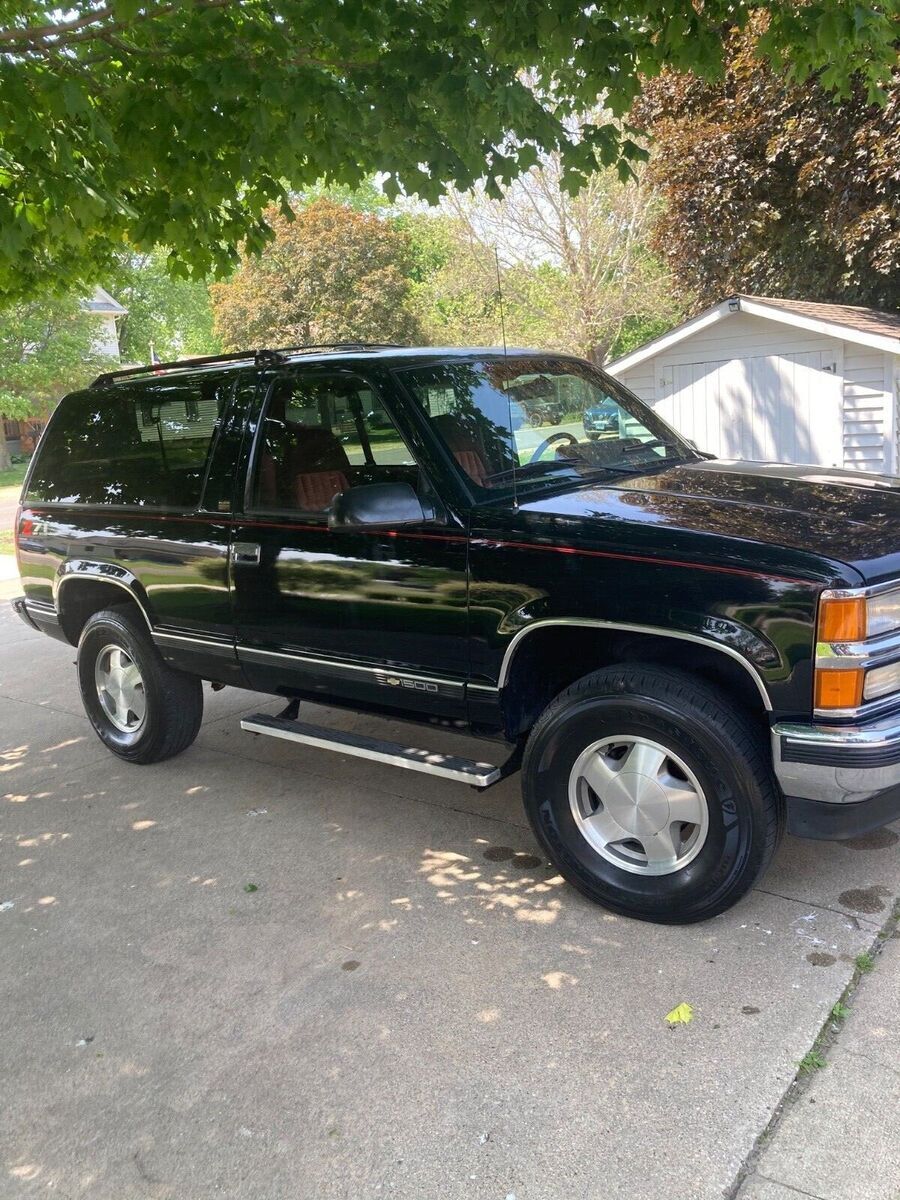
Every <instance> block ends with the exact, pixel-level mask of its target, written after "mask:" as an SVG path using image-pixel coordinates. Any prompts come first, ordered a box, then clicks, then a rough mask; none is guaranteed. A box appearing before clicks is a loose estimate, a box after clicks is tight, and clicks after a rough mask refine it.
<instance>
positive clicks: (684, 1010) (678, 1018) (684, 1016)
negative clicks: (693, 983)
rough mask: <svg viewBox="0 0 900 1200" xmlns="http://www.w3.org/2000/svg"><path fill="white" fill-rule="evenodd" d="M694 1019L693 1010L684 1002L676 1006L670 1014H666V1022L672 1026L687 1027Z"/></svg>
mask: <svg viewBox="0 0 900 1200" xmlns="http://www.w3.org/2000/svg"><path fill="white" fill-rule="evenodd" d="M693 1019H694V1010H693V1008H692V1007H691V1006H690V1004H687V1003H685V1002H682V1003H681V1004H676V1006H675V1007H674V1008H673V1009H672V1011H671V1012H667V1013H666V1020H667V1021H668V1023H669V1024H670V1025H672V1026H675V1025H689V1024H690V1023H691V1021H693Z"/></svg>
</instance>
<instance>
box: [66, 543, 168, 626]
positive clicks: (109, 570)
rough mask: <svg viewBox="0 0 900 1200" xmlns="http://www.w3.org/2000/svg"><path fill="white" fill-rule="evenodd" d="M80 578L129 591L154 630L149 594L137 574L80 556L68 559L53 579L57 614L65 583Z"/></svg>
mask: <svg viewBox="0 0 900 1200" xmlns="http://www.w3.org/2000/svg"><path fill="white" fill-rule="evenodd" d="M78 579H80V580H82V581H83V582H85V583H109V584H112V585H113V586H114V587H118V588H121V589H122V590H123V591H125V592H127V593H128V595H129V597H130V598H131V599H132V600H133V601H134V602H135V604H136V605H137V606H138V608H139V609H140V610H141V613H142V615H143V618H144V620H145V621H146V623H147V629H148V630H149V631H150V632H151V633H152V632H153V628H154V625H153V622H152V621H151V619H150V613H149V611H148V603H147V596H146V593H145V592H144V589H143V587H142V586H141V584H140V582H139V580H138V578H137V576H136V575H134V574H133V573H132V572H131V571H128V570H126V568H125V567H119V566H117V565H116V564H114V563H106V562H90V561H88V560H87V559H80V558H70V559H67V560H66V562H64V563H63V564H62V566H61V567H60V569H59V571H58V573H57V575H56V578H55V579H54V581H53V601H54V604H55V606H56V611H57V614H59V613H60V593H61V592H62V589H63V585H64V584H67V583H71V582H72V581H73V580H78Z"/></svg>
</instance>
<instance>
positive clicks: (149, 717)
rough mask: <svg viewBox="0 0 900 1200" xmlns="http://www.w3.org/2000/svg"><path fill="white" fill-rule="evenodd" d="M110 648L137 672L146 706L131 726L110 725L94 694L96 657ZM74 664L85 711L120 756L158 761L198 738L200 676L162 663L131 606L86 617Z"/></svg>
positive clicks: (113, 750) (96, 689) (95, 690)
mask: <svg viewBox="0 0 900 1200" xmlns="http://www.w3.org/2000/svg"><path fill="white" fill-rule="evenodd" d="M110 647H119V648H121V649H122V650H123V651H124V652H125V653H126V654H127V656H128V658H129V659H130V660H131V662H132V663H133V664H134V665H135V666H136V667H137V670H138V672H139V673H140V680H141V692H142V695H143V700H144V708H145V711H144V713H143V716H142V719H141V720H140V722H139V724H136V727H135V728H134V729H133V730H130V731H129V730H127V729H126V730H123V729H121V728H118V727H117V726H116V724H114V721H113V719H112V717H111V716H110V713H109V712H108V711H107V710H106V709H105V708H104V705H103V702H102V701H101V698H100V695H99V693H98V688H97V677H96V670H97V665H98V659H99V658H101V656H104V655H106V653H107V651H108V650H109V648H110ZM77 665H78V683H79V686H80V688H81V698H82V701H83V703H84V707H85V711H86V712H87V715H88V717H89V718H90V721H91V724H92V725H93V726H94V729H95V730H96V731H97V736H98V737H99V738H100V740H101V741H102V742H103V743H104V744H105V745H106V746H107V748H108V749H110V750H111V751H112V752H113V754H116V755H118V757H119V758H123V759H125V760H126V761H127V762H132V763H154V762H162V761H163V760H164V759H166V758H173V757H174V756H175V755H176V754H180V753H181V751H182V750H186V749H187V747H188V746H190V744H191V743H192V742H193V741H194V739H195V738H196V736H197V734H198V732H199V730H200V722H201V721H202V719H203V685H202V683H201V681H200V680H199V679H198V678H197V677H196V676H195V675H185V674H183V673H182V672H181V671H175V670H173V669H172V668H171V667H168V666H167V665H166V664H165V663H164V662H163V660H162V658H161V657H160V655H159V652H158V651H157V649H156V647H155V646H154V645H153V642H152V640H151V638H150V635H149V633H148V631H147V626H146V624H145V623H144V621H143V619H142V618H141V617H140V616H138V615H137V614H136V613H134V612H132V611H131V610H130V609H128V608H110V609H106V610H104V611H103V612H98V613H94V615H93V616H92V617H90V618H89V619H88V621H87V623H86V624H85V626H84V629H83V630H82V632H81V637H80V638H79V640H78V664H77ZM131 716H132V718H134V719H135V720H136V718H135V717H134V714H131ZM123 724H127V721H124V722H123Z"/></svg>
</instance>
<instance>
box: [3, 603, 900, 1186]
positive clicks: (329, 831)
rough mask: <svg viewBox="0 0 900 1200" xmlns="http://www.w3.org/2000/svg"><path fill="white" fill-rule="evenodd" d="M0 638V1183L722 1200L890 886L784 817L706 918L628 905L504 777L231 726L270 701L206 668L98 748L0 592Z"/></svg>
mask: <svg viewBox="0 0 900 1200" xmlns="http://www.w3.org/2000/svg"><path fill="white" fill-rule="evenodd" d="M11 591H12V589H11V588H10V587H9V586H8V585H6V594H7V595H9V594H11ZM0 638H2V641H0V797H2V799H0V812H2V824H0V834H2V837H0V854H2V857H0V962H2V973H0V993H2V997H0V1005H2V1007H0V1012H2V1014H3V1018H2V1029H3V1036H2V1038H0V1079H2V1081H3V1092H4V1094H5V1100H6V1103H5V1105H4V1110H5V1111H4V1120H3V1123H2V1128H0V1144H2V1155H0V1196H2V1197H20V1196H31V1195H35V1196H37V1195H41V1196H43V1195H56V1196H63V1197H66V1198H67V1200H75V1198H76V1197H78V1198H80V1197H85V1198H90V1200H131V1198H132V1197H135V1198H139V1197H150V1198H153V1200H170V1198H171V1200H192V1198H194V1197H199V1198H206V1197H214V1196H225V1197H235V1198H240V1200H324V1198H328V1200H330V1198H335V1200H337V1198H340V1200H361V1198H363V1197H368V1196H392V1197H398V1198H402V1200H456V1198H462V1197H466V1198H478V1200H481V1198H488V1200H494V1198H496V1200H509V1198H510V1197H515V1200H557V1198H558V1200H620V1198H621V1200H656V1198H657V1197H658V1198H660V1200H663V1198H664V1200H706V1198H710V1200H712V1198H720V1197H722V1196H727V1195H729V1194H733V1190H734V1189H735V1188H736V1180H737V1179H738V1174H739V1172H740V1171H741V1168H742V1164H743V1163H744V1162H745V1160H746V1159H747V1157H748V1156H749V1155H750V1154H751V1151H752V1150H753V1148H754V1144H755V1143H756V1141H757V1139H758V1138H759V1137H760V1135H761V1134H762V1133H763V1131H764V1130H765V1129H766V1127H767V1125H768V1123H769V1122H770V1119H771V1118H772V1115H773V1113H774V1112H775V1110H776V1109H777V1107H778V1106H779V1104H780V1102H781V1101H782V1098H783V1097H784V1095H785V1092H786V1090H787V1089H788V1088H789V1087H790V1085H791V1083H792V1080H793V1079H794V1077H795V1073H796V1071H797V1064H798V1062H799V1060H800V1059H801V1058H802V1057H803V1055H804V1054H805V1053H806V1052H807V1051H808V1050H809V1049H810V1047H811V1045H812V1043H813V1041H814V1039H815V1038H816V1036H817V1034H818V1033H819V1031H820V1029H821V1027H822V1025H823V1023H824V1022H825V1021H826V1019H827V1017H828V1014H829V1011H830V1009H831V1006H832V1005H833V1003H834V1002H835V1000H836V999H837V998H838V996H839V995H840V993H841V991H842V989H843V988H844V986H845V985H846V983H847V982H848V980H849V979H850V978H851V975H852V973H853V970H854V966H853V964H854V959H855V957H856V956H857V955H858V954H859V953H860V952H862V951H864V950H866V949H868V948H870V947H872V946H873V945H875V944H876V939H877V935H878V932H879V929H880V927H881V925H882V923H883V922H884V921H885V920H886V918H887V917H888V914H889V911H890V907H891V902H892V898H893V897H894V896H896V894H897V892H898V890H900V854H898V847H897V845H896V843H897V840H898V839H897V836H896V834H894V833H893V832H891V831H887V832H884V831H883V832H882V833H880V834H879V835H877V836H874V837H870V838H866V839H862V840H861V841H859V842H856V843H852V844H814V843H803V842H798V841H793V840H790V839H788V840H787V841H786V842H785V844H784V845H783V847H782V849H781V851H780V854H779V856H778V859H777V862H776V864H775V866H774V869H773V870H772V871H771V872H770V873H769V875H768V877H767V878H766V879H765V881H764V883H763V886H762V888H761V889H760V890H758V891H756V892H755V893H753V894H752V896H751V897H750V898H749V899H748V900H746V901H745V902H744V903H742V904H741V905H740V906H739V907H738V908H736V909H735V910H733V911H732V912H731V913H729V914H727V915H725V916H723V917H721V918H718V919H717V920H715V921H712V922H710V923H708V924H705V925H700V926H693V927H690V928H681V929H679V928H661V927H655V926H652V925H644V924H640V923H636V922H631V921H628V920H625V919H622V918H619V917H615V916H613V915H611V914H609V913H605V912H604V911H603V910H601V909H599V908H597V907H594V906H592V905H591V904H589V903H588V902H587V901H585V900H583V899H582V898H581V897H580V896H578V895H577V894H576V893H574V892H573V891H572V890H570V889H569V888H568V887H566V886H565V885H564V884H563V883H562V882H561V881H560V880H559V878H557V877H556V876H555V875H554V873H553V872H552V870H550V869H548V868H547V866H546V864H545V862H544V861H543V859H542V858H541V857H540V856H539V854H538V851H537V847H536V845H535V843H534V841H533V839H532V837H531V835H530V833H529V831H528V829H527V827H526V825H525V822H524V819H523V816H522V812H521V808H520V805H519V799H518V782H517V780H515V779H513V780H510V781H507V782H506V783H505V784H503V785H500V786H499V787H497V788H495V789H492V790H490V791H488V792H486V793H484V794H478V793H476V792H474V791H471V790H469V789H467V788H465V787H464V786H462V785H458V784H451V783H445V782H443V781H441V780H433V779H429V778H428V777H426V776H419V775H415V774H412V773H408V772H402V771H396V770H391V769H390V768H388V767H381V766H379V765H373V764H369V763H366V762H363V761H360V760H358V759H348V758H341V757H338V756H336V755H332V754H328V753H326V752H322V751H317V750H313V749H311V748H302V747H294V746H292V745H289V744H286V743H283V742H278V741H274V740H272V739H266V738H258V737H254V736H252V735H250V734H245V733H242V732H241V731H240V729H239V727H238V716H239V714H240V713H241V712H244V711H252V710H255V709H259V708H261V709H262V710H264V711H269V712H271V711H275V710H276V709H277V707H278V704H277V702H273V701H272V700H271V698H266V697H254V696H253V695H251V694H249V693H241V692H237V691H225V692H221V693H218V694H212V693H210V692H207V696H206V698H207V702H208V703H207V716H206V721H205V724H204V726H203V729H202V732H201V735H200V738H199V740H198V742H197V743H196V745H195V746H194V747H193V748H192V749H191V750H189V751H188V752H187V753H185V754H184V755H183V756H182V757H181V758H179V759H176V760H174V761H172V762H169V763H166V764H163V765H160V766H155V767H128V766H125V765H124V764H121V763H119V762H118V761H117V760H116V759H114V758H113V757H111V756H110V755H109V754H107V753H106V751H105V750H104V749H103V748H102V747H101V745H100V743H99V742H98V741H97V739H96V738H95V736H94V734H93V733H92V731H91V730H90V728H89V726H88V724H87V722H86V720H85V718H84V716H83V715H82V710H81V705H80V701H79V697H78V693H77V690H76V686H75V675H74V671H73V668H72V660H73V657H74V654H73V651H72V650H71V649H69V648H67V647H65V646H63V645H60V644H59V643H56V642H53V641H51V640H49V639H47V638H44V637H42V636H41V635H39V634H37V633H33V632H31V631H30V630H28V629H27V628H26V627H25V626H24V625H22V624H21V623H20V622H19V621H18V620H17V618H15V617H14V615H13V614H12V613H11V612H10V610H9V608H8V605H6V604H0ZM310 713H312V710H310ZM310 719H315V717H314V716H311V718H310ZM326 719H328V718H326ZM331 719H333V720H334V722H335V723H336V724H341V725H345V726H350V725H353V726H356V727H362V728H369V727H374V723H372V722H369V721H367V720H364V719H357V718H353V717H352V716H348V715H347V714H337V713H335V714H331ZM382 728H383V727H382ZM404 731H405V732H404ZM395 736H398V737H400V738H403V737H408V736H409V732H408V727H399V728H398V730H397V731H395ZM440 744H441V746H446V747H447V748H448V749H449V748H454V747H456V748H460V747H463V746H466V745H467V743H464V742H461V741H460V740H459V739H453V738H444V739H441V742H440ZM253 889H255V890H253ZM682 1001H686V1002H688V1003H689V1004H691V1005H692V1006H693V1007H694V1010H695V1017H694V1020H693V1022H692V1023H691V1024H689V1025H684V1026H680V1027H678V1028H675V1029H672V1028H669V1027H668V1025H667V1024H666V1021H665V1015H666V1013H668V1012H669V1010H670V1009H672V1008H673V1007H674V1006H675V1005H677V1004H679V1003H681V1002H682ZM772 1194H773V1195H774V1194H775V1193H772ZM788 1194H790V1195H795V1194H796V1193H793V1192H791V1193H787V1192H786V1193H785V1195H788ZM778 1195H779V1196H780V1195H781V1193H780V1192H779V1193H778Z"/></svg>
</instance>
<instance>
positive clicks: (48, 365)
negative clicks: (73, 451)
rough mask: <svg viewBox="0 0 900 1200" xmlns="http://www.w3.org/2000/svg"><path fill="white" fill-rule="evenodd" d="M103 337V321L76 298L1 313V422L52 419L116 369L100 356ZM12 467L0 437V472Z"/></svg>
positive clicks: (47, 300) (25, 305) (28, 304)
mask: <svg viewBox="0 0 900 1200" xmlns="http://www.w3.org/2000/svg"><path fill="white" fill-rule="evenodd" d="M99 335H100V323H99V319H98V318H97V317H96V316H94V315H93V314H91V313H89V312H87V311H86V310H85V308H84V306H83V305H82V303H81V302H80V300H79V299H78V298H77V297H74V296H41V297H37V298H35V299H34V300H30V301H27V302H24V303H20V304H15V305H13V306H12V307H11V308H8V309H6V310H5V311H3V312H0V417H8V418H10V419H11V420H15V421H20V420H25V419H27V418H28V417H31V416H35V415H41V414H43V413H47V412H49V411H50V409H51V408H52V406H53V404H54V403H55V402H56V401H57V400H58V399H59V398H60V396H63V395H64V394H65V393H66V392H68V391H71V390H72V389H73V388H77V387H82V386H83V385H84V384H86V383H88V382H89V380H90V379H91V378H92V377H93V376H95V375H96V374H97V373H98V372H99V371H101V370H103V369H104V367H107V366H109V365H111V364H110V360H108V359H107V358H105V357H104V356H103V355H102V354H100V353H99V352H98V351H97V350H96V346H95V344H96V342H97V340H98V338H99ZM0 432H2V426H0ZM8 465H9V462H8V459H7V457H6V440H5V439H4V438H3V437H2V436H0V469H3V468H4V467H6V466H8Z"/></svg>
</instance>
